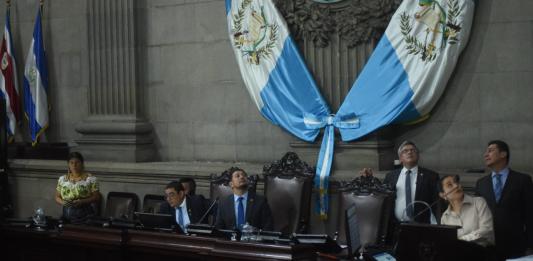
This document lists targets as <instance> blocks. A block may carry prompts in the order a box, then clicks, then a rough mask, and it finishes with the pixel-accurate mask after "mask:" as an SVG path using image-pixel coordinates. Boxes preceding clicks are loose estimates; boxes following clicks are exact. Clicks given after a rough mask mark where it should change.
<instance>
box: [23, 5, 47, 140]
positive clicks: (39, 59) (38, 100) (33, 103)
mask: <svg viewBox="0 0 533 261" xmlns="http://www.w3.org/2000/svg"><path fill="white" fill-rule="evenodd" d="M24 111H25V112H26V117H27V118H28V122H29V132H30V135H31V140H32V144H33V145H35V144H37V142H38V141H39V136H41V134H43V132H44V131H45V130H46V128H48V70H47V68H46V54H45V52H44V45H43V33H42V26H41V9H40V8H39V10H38V11H37V18H36V19H35V27H34V29H33V38H32V41H31V45H30V49H29V50H28V56H27V57H26V66H25V67H24Z"/></svg>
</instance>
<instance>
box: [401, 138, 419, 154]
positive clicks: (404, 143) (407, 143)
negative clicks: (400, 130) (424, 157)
mask: <svg viewBox="0 0 533 261" xmlns="http://www.w3.org/2000/svg"><path fill="white" fill-rule="evenodd" d="M407 145H411V146H413V147H415V150H416V152H418V148H417V147H416V145H415V143H414V142H412V141H410V140H406V141H404V142H402V144H400V147H398V157H399V156H400V154H402V150H403V147H405V146H407Z"/></svg>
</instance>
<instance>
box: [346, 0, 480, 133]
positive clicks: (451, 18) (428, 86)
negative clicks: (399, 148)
mask: <svg viewBox="0 0 533 261" xmlns="http://www.w3.org/2000/svg"><path fill="white" fill-rule="evenodd" d="M473 14H474V3H473V2H472V1H471V0H404V1H403V2H402V4H401V5H400V7H399V8H398V10H397V11H396V12H395V14H394V16H393V17H392V19H391V21H390V23H389V26H388V27H387V29H386V31H385V34H384V36H383V37H382V38H381V40H380V42H379V44H378V46H377V47H376V49H375V50H374V52H373V54H372V56H371V57H370V59H369V61H368V62H367V64H366V65H365V67H364V69H363V71H362V72H361V74H360V75H359V77H358V78H357V80H356V82H355V84H354V85H353V86H352V88H351V90H350V92H349V93H348V95H347V97H346V98H345V101H344V102H343V104H342V105H341V107H340V108H339V111H338V113H337V115H338V116H339V117H342V116H343V115H356V117H357V118H358V119H359V122H360V128H358V129H340V132H341V135H342V139H343V140H345V141H348V140H354V139H357V138H360V137H362V136H364V135H366V134H368V133H370V132H372V131H374V130H376V129H378V128H380V127H382V126H385V125H388V124H390V123H395V122H396V123H399V122H408V121H416V120H419V119H421V118H422V119H423V118H425V117H427V116H428V114H429V112H430V111H431V109H432V108H433V106H434V105H435V103H436V102H437V101H438V99H439V98H440V96H441V94H442V93H443V92H444V89H445V87H446V84H447V82H448V79H449V78H450V75H451V74H452V72H453V70H454V68H455V65H456V63H457V59H458V58H459V54H460V53H461V51H462V50H463V49H464V47H465V46H466V44H467V42H468V37H469V34H470V28H471V25H472V19H473Z"/></svg>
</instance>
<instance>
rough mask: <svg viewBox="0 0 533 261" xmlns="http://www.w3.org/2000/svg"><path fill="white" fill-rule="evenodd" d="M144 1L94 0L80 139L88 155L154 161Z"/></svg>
mask: <svg viewBox="0 0 533 261" xmlns="http://www.w3.org/2000/svg"><path fill="white" fill-rule="evenodd" d="M143 6H144V1H138V0H90V1H89V0H88V1H87V24H88V51H87V53H88V63H89V66H88V68H89V72H88V74H89V86H88V92H87V93H88V97H87V99H88V105H89V110H88V112H89V115H88V117H87V118H86V119H85V120H84V121H83V122H81V123H80V124H78V126H77V127H76V131H78V132H79V133H80V134H81V137H80V138H79V139H77V140H75V142H76V143H77V144H78V147H77V148H75V150H78V151H80V152H82V153H83V154H84V156H85V157H86V158H87V159H91V160H103V161H123V162H140V161H151V160H153V159H154V155H155V147H154V142H153V137H152V129H153V128H152V125H151V123H150V122H149V121H148V120H146V119H145V118H144V117H143V102H142V101H143V99H142V97H143V88H144V80H143V71H144V70H143V68H142V66H143V64H144V62H143V52H144V48H143V47H144V38H143V37H144V35H145V34H144V33H142V32H143V30H144V26H145V25H144V23H143V17H144V14H145V8H144V7H143Z"/></svg>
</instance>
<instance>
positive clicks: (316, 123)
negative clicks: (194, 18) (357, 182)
mask: <svg viewBox="0 0 533 261" xmlns="http://www.w3.org/2000/svg"><path fill="white" fill-rule="evenodd" d="M226 14H227V20H228V31H229V35H230V40H231V45H232V47H233V49H234V51H235V57H236V58H237V63H238V64H239V68H240V71H241V75H242V77H243V80H244V83H245V85H246V88H247V89H248V92H249V94H250V96H251V98H252V100H253V101H254V102H255V105H256V106H257V108H258V109H259V111H260V112H261V114H262V115H263V116H264V117H265V118H267V119H268V120H270V121H271V122H272V123H273V124H276V125H279V126H281V127H282V128H284V129H285V130H287V131H288V132H290V133H292V134H293V135H295V136H296V137H299V138H300V139H302V140H305V141H310V142H311V141H314V140H315V138H316V137H317V135H318V134H319V133H320V129H321V128H322V127H325V126H326V125H327V119H330V120H331V119H332V118H331V117H330V110H329V107H328V105H327V104H326V102H325V101H324V99H323V98H322V95H321V94H320V92H319V90H318V88H317V86H316V83H315V81H314V79H313V77H312V75H311V74H310V73H309V71H308V69H307V67H306V65H305V62H304V61H303V59H302V58H301V56H300V54H299V52H298V49H297V46H296V44H295V42H294V41H293V39H292V38H291V37H290V36H289V31H288V29H287V25H286V24H285V21H284V20H283V18H281V15H280V14H279V13H278V10H277V9H276V7H275V6H274V4H273V3H272V1H271V0H226ZM328 126H329V128H328V129H327V130H326V131H325V133H324V138H323V145H322V148H323V149H322V150H321V154H320V156H319V162H318V163H317V176H316V177H315V185H316V186H317V187H318V188H319V191H320V193H319V194H320V202H321V204H320V206H322V207H321V209H320V214H321V216H323V217H325V216H326V211H327V202H328V200H327V189H328V187H327V184H328V176H329V170H330V168H331V162H332V160H333V158H332V156H333V137H334V135H333V125H332V122H331V121H330V124H329V125H328ZM325 143H327V144H325ZM324 148H327V149H324Z"/></svg>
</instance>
